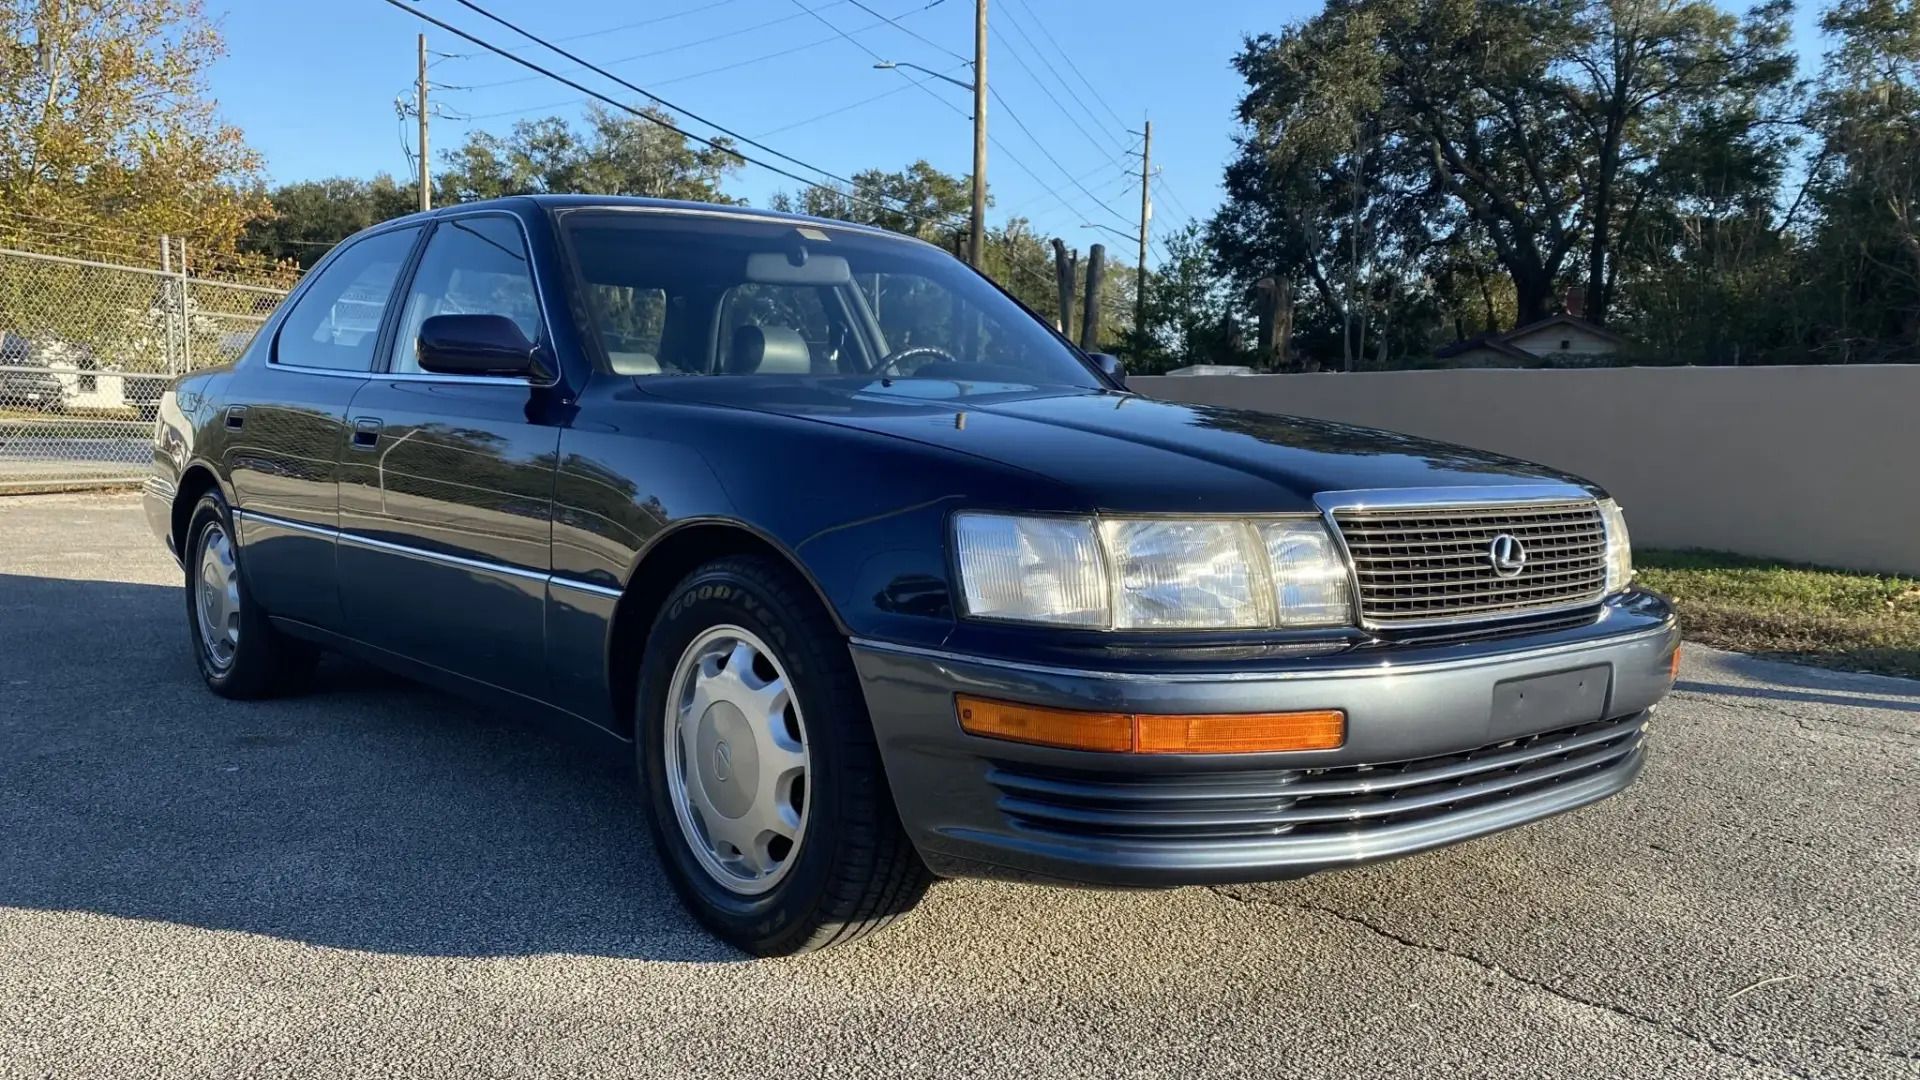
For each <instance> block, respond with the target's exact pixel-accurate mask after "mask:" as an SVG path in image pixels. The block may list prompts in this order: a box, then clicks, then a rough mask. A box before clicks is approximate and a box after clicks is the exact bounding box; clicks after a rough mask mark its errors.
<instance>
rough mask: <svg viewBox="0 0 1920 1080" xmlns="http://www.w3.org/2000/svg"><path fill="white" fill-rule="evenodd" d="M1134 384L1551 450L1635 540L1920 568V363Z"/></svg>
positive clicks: (1539, 454)
mask: <svg viewBox="0 0 1920 1080" xmlns="http://www.w3.org/2000/svg"><path fill="white" fill-rule="evenodd" d="M1133 388H1134V389H1135V390H1137V391H1138V392H1140V393H1143V394H1147V395H1150V396H1155V397H1164V398H1169V399H1174V400H1179V401H1192V402H1203V403H1209V404H1217V405H1233V406H1238V407H1242V408H1250V409H1258V410H1261V411H1266V412H1281V413H1294V414H1298V415H1302V416H1315V417H1323V418H1327V419H1333V420H1344V421H1347V422H1349V423H1356V424H1366V425H1369V426H1372V427H1382V428H1391V429H1394V430H1398V431H1405V432H1411V433H1413V434H1417V435H1425V436H1429V437H1431V438H1436V439H1443V440H1446V441H1448V442H1454V443H1462V444H1465V445H1467V446H1475V447H1481V448H1483V449H1487V450H1496V451H1499V452H1501V453H1505V454H1511V455H1513V456H1515V457H1521V458H1526V459H1528V460H1532V461H1539V462H1544V463H1546V464H1549V465H1553V466H1556V467H1558V468H1562V469H1565V470H1567V471H1569V472H1572V473H1576V474H1578V475H1581V476H1585V477H1587V478H1588V479H1591V480H1593V481H1595V482H1597V483H1599V484H1601V485H1602V486H1604V487H1605V488H1607V490H1608V491H1610V492H1612V493H1613V494H1614V496H1615V497H1616V498H1618V499H1619V500H1620V503H1621V505H1622V506H1623V507H1625V508H1626V511H1627V521H1628V524H1629V526H1630V527H1631V528H1632V530H1633V537H1634V543H1635V544H1636V545H1637V546H1640V547H1668V548H1676V547H1680V548H1684V547H1698V548H1713V549H1717V550H1721V551H1736V552H1741V553H1744V554H1749V555H1759V556H1766V557H1771V558H1780V559H1792V560H1797V561H1801V562H1810V563H1819V564H1822V565H1826V566H1838V567H1846V568H1850V569H1860V570H1879V571H1896V572H1901V573H1906V574H1920V366H1913V367H1900V366H1874V365H1859V366H1848V367H1764V368H1604V369H1597V370H1573V371H1564V370H1518V371H1486V370H1458V371H1396V372H1371V373H1364V374H1352V375H1348V374H1317V375H1255V376H1241V377H1218V378H1213V377H1191V378H1181V377H1160V378H1139V379H1134V380H1133Z"/></svg>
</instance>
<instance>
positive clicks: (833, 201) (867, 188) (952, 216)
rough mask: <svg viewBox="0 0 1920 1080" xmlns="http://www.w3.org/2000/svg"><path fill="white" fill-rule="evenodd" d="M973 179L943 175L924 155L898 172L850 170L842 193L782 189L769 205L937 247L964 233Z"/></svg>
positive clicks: (950, 243)
mask: <svg viewBox="0 0 1920 1080" xmlns="http://www.w3.org/2000/svg"><path fill="white" fill-rule="evenodd" d="M972 183H973V181H972V179H971V178H970V177H966V176H953V175H951V174H948V173H943V172H941V171H940V170H939V169H936V168H934V167H933V166H932V165H930V164H928V163H927V162H926V160H925V159H921V160H919V161H916V162H914V163H913V164H912V165H909V166H907V167H906V168H905V169H903V170H901V171H899V172H883V171H881V170H879V169H862V170H860V171H859V172H857V173H854V174H853V188H852V190H851V191H850V192H842V191H838V190H835V189H833V188H829V187H810V188H806V189H804V190H802V191H800V192H798V193H797V194H788V193H786V192H780V193H778V194H776V195H775V196H774V197H773V200H772V204H771V205H772V207H773V209H775V210H780V211H784V212H787V213H797V214H812V215H813V216H815V217H827V218H836V219H838V220H841V221H852V222H856V223H858V224H861V225H872V226H875V227H876V228H881V229H890V230H892V231H893V232H898V233H906V234H907V235H908V236H917V237H919V238H920V239H922V240H925V241H928V242H929V243H934V244H939V245H940V246H941V247H951V246H952V243H953V238H954V237H956V236H961V235H964V234H965V232H966V230H967V221H968V215H969V214H971V213H972V211H973V195H972V190H973V189H972Z"/></svg>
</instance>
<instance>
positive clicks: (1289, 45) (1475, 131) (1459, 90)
mask: <svg viewBox="0 0 1920 1080" xmlns="http://www.w3.org/2000/svg"><path fill="white" fill-rule="evenodd" d="M1787 14H1788V9H1787V7H1786V6H1785V4H1784V3H1779V2H1769V3H1764V4H1762V5H1761V6H1759V7H1756V8H1754V9H1753V10H1752V11H1751V12H1749V13H1748V15H1747V16H1746V17H1745V18H1744V19H1736V18H1734V17H1732V16H1728V15H1725V14H1723V13H1722V12H1720V11H1719V10H1718V9H1717V8H1716V7H1715V6H1714V5H1713V4H1712V3H1710V2H1708V0H1554V2H1549V3H1540V2H1537V0H1333V2H1331V3H1329V4H1328V5H1327V7H1326V9H1325V10H1324V11H1323V12H1322V13H1321V14H1319V15H1317V16H1315V17H1314V18H1312V19H1310V20H1308V21H1307V22H1305V23H1302V24H1301V25H1299V26H1296V27H1293V28H1290V29H1288V30H1287V31H1285V32H1283V33H1282V34H1279V35H1262V36H1260V37H1255V38H1251V39H1249V40H1248V41H1247V43H1246V46H1245V48H1244V49H1243V51H1242V52H1241V54H1240V56H1239V57H1238V58H1237V60H1236V61H1235V64H1236V67H1237V68H1238V69H1239V70H1240V73H1241V74H1242V76H1243V77H1244V78H1245V79H1246V80H1247V83H1248V92H1247V95H1246V97H1245V98H1244V99H1243V100H1242V103H1241V107H1240V118H1241V121H1242V124H1243V127H1244V131H1243V136H1242V139H1241V145H1240V154H1239V157H1238V158H1237V159H1236V161H1235V163H1234V166H1233V167H1232V168H1230V169H1229V174H1228V175H1229V198H1230V199H1231V200H1232V203H1230V205H1229V207H1228V210H1227V211H1226V212H1225V218H1226V221H1225V224H1226V226H1227V227H1228V232H1229V239H1230V238H1231V233H1232V232H1235V231H1237V232H1238V233H1239V234H1240V235H1241V236H1242V237H1243V238H1244V237H1247V236H1255V237H1258V236H1260V235H1261V234H1262V232H1263V231H1264V233H1265V235H1266V238H1267V241H1268V243H1267V247H1268V248H1269V249H1271V250H1269V252H1268V254H1269V255H1280V256H1285V255H1286V254H1287V253H1288V251H1289V250H1290V251H1291V253H1292V256H1293V258H1294V260H1295V262H1296V263H1297V264H1298V265H1301V266H1302V267H1304V268H1305V270H1306V272H1307V273H1306V276H1309V277H1312V276H1314V274H1315V272H1316V266H1315V265H1314V264H1315V263H1318V264H1320V266H1319V267H1318V268H1317V272H1318V274H1319V275H1320V277H1326V276H1327V275H1326V264H1327V263H1329V262H1332V261H1333V253H1334V252H1336V251H1337V250H1338V248H1339V247H1342V246H1343V247H1345V249H1346V252H1345V254H1344V255H1342V256H1339V258H1340V259H1342V260H1344V262H1345V263H1346V265H1345V267H1344V270H1345V271H1346V273H1347V275H1349V277H1350V279H1351V280H1350V282H1349V285H1348V287H1347V288H1346V289H1345V290H1344V293H1345V296H1344V297H1342V298H1338V299H1339V304H1338V306H1340V307H1341V308H1342V309H1343V310H1344V309H1345V308H1350V307H1351V306H1352V305H1353V304H1354V302H1355V300H1356V298H1358V297H1360V296H1364V295H1368V294H1372V293H1375V292H1378V291H1379V290H1378V289H1377V288H1374V287H1372V286H1369V285H1367V284H1365V282H1366V281H1367V280H1369V279H1372V278H1376V277H1379V278H1382V279H1383V280H1385V281H1386V282H1387V283H1388V284H1390V285H1393V286H1395V288H1397V287H1398V286H1399V285H1400V284H1402V283H1404V278H1405V276H1406V274H1407V273H1408V272H1409V270H1410V268H1411V267H1413V266H1414V265H1416V264H1417V263H1419V262H1420V261H1421V260H1422V259H1424V258H1425V256H1426V255H1427V253H1428V251H1429V250H1430V249H1431V248H1432V247H1434V246H1435V245H1436V244H1440V245H1446V244H1455V245H1457V244H1459V243H1461V242H1472V243H1475V244H1484V245H1485V246H1486V248H1487V249H1489V250H1490V251H1491V253H1492V254H1493V256H1494V257H1495V258H1496V259H1497V260H1498V262H1499V264H1500V266H1501V267H1502V269H1503V271H1504V272H1505V274H1506V275H1507V276H1508V277H1509V278H1510V279H1511V282H1512V290H1513V294H1514V308H1515V318H1516V320H1517V321H1518V322H1522V323H1524V322H1529V321H1532V320H1534V319H1538V318H1541V317H1544V316H1545V315H1547V314H1549V313H1550V312H1551V311H1552V310H1553V306H1554V303H1555V300H1556V298H1557V296H1558V295H1559V292H1560V289H1561V287H1562V285H1563V284H1564V283H1565V282H1566V281H1567V280H1568V279H1569V278H1571V277H1572V276H1573V274H1574V273H1575V271H1576V270H1581V269H1584V271H1585V276H1586V277H1587V279H1588V280H1589V282H1590V286H1589V292H1590V293H1591V294H1592V298H1591V299H1592V301H1593V302H1592V303H1590V305H1589V313H1590V315H1591V316H1592V317H1595V318H1598V319H1601V320H1604V319H1605V317H1606V306H1607V302H1608V295H1609V287H1610V282H1611V281H1612V280H1614V271H1613V269H1612V260H1613V250H1614V245H1615V243H1616V240H1617V238H1618V235H1619V231H1620V228H1621V225H1620V224H1619V222H1618V217H1619V215H1618V214H1617V213H1616V211H1617V210H1618V207H1619V203H1620V199H1621V196H1622V192H1623V191H1624V190H1626V189H1628V188H1630V187H1631V186H1632V183H1633V182H1634V180H1635V178H1636V177H1637V176H1638V175H1639V174H1640V173H1641V172H1643V171H1644V170H1646V169H1647V168H1649V167H1650V165H1651V163H1652V162H1653V161H1655V160H1656V159H1657V158H1658V156H1659V154H1660V152H1661V150H1662V149H1663V147H1664V146H1665V145H1666V143H1667V141H1668V140H1669V139H1670V138H1672V137H1673V136H1674V134H1675V133H1676V132H1680V131H1683V130H1684V129H1685V127H1686V122H1687V120H1688V118H1689V117H1691V116H1694V115H1697V114H1700V113H1702V112H1704V111H1708V110H1713V109H1720V110H1722V111H1726V112H1735V111H1739V110H1740V109H1742V108H1745V109H1749V110H1752V111H1758V109H1759V104H1760V103H1762V102H1766V101H1769V100H1771V98H1772V96H1774V95H1776V92H1777V91H1778V90H1779V89H1780V88H1781V87H1782V86H1783V85H1785V83H1786V82H1787V81H1788V80H1789V79H1790V78H1791V76H1792V70H1793V68H1792V61H1791V58H1790V54H1789V53H1788V52H1787V49H1786V39H1787ZM1236 169H1237V170H1238V171H1239V173H1240V175H1239V177H1238V180H1239V187H1240V189H1241V190H1240V191H1239V192H1236V191H1235V190H1234V188H1235V180H1236V177H1235V170H1236ZM1254 193H1260V194H1262V195H1265V196H1267V197H1271V196H1273V195H1276V194H1282V193H1284V194H1286V195H1288V196H1290V201H1289V203H1288V204H1287V206H1286V207H1285V208H1284V209H1280V210H1266V211H1260V210H1251V211H1250V210H1249V209H1248V208H1246V207H1245V206H1241V205H1234V204H1238V203H1242V202H1244V201H1245V200H1246V199H1248V198H1249V197H1258V196H1256V195H1254ZM1262 214H1266V215H1269V216H1275V215H1277V216H1278V217H1280V218H1282V219H1291V220H1278V221H1276V222H1273V223H1263V222H1261V221H1260V220H1259V219H1260V217H1261V215H1262ZM1236 217H1237V218H1238V219H1239V220H1238V221H1236ZM1249 221H1251V222H1252V224H1254V225H1255V226H1261V227H1259V228H1253V229H1249V228H1247V227H1246V225H1247V224H1248V222H1249ZM1329 223H1339V224H1340V225H1341V226H1342V228H1343V229H1344V230H1345V231H1346V236H1345V243H1344V244H1336V241H1335V238H1334V237H1332V236H1330V235H1329V234H1328V233H1329V230H1328V229H1327V227H1326V226H1327V225H1328V224H1329ZM1274 225H1277V226H1279V227H1278V228H1275V227H1272V226H1274ZM1222 254H1223V258H1228V259H1231V258H1232V257H1233V254H1234V253H1233V251H1232V250H1231V245H1224V246H1223V252H1222ZM1582 264H1584V266H1583V265H1582ZM1253 269H1254V268H1252V267H1244V268H1240V273H1241V274H1243V275H1244V274H1247V273H1251V272H1252V271H1253ZM1286 269H1288V268H1286V267H1273V266H1269V267H1266V268H1263V269H1262V271H1261V272H1262V273H1263V274H1264V273H1273V272H1275V271H1277V270H1278V271H1285V270H1286ZM1593 282H1597V283H1598V286H1599V287H1598V288H1597V289H1596V288H1593V287H1592V285H1591V283H1593ZM1315 285H1316V288H1317V289H1318V290H1319V292H1320V294H1321V300H1322V302H1323V303H1327V304H1329V305H1330V306H1333V305H1334V304H1335V300H1336V297H1335V296H1334V292H1335V290H1334V288H1333V282H1332V280H1331V279H1329V280H1326V281H1320V280H1317V279H1316V281H1315ZM1362 325H1364V323H1363V324H1362Z"/></svg>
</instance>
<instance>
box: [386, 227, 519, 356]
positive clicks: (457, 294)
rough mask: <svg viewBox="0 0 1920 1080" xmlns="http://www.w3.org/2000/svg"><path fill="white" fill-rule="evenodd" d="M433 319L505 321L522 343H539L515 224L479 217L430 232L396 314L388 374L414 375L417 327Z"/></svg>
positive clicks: (416, 352) (418, 330)
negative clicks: (517, 331) (396, 328)
mask: <svg viewBox="0 0 1920 1080" xmlns="http://www.w3.org/2000/svg"><path fill="white" fill-rule="evenodd" d="M435 315H505V316H506V317H507V318H509V319H512V320H513V321H514V323H515V325H517V326H519V327H520V332H521V333H523V334H525V335H526V336H527V340H528V341H539V340H540V301H539V294H538V293H536V292H535V291H534V285H533V272H532V270H531V268H530V267H529V265H528V260H527V245H526V240H525V238H524V237H522V235H521V233H520V226H519V224H518V223H517V222H515V221H514V220H513V219H512V218H510V217H505V216H502V215H499V214H484V215H478V216H474V217H463V218H454V219H452V220H450V221H443V222H441V223H440V225H439V227H438V228H435V229H434V230H433V235H432V236H431V237H430V238H428V240H427V250H426V253H425V254H423V255H421V256H420V269H419V270H417V271H415V272H414V275H413V286H412V288H411V289H409V290H408V292H407V302H406V306H405V307H404V308H403V309H402V316H401V322H400V334H399V336H398V337H396V338H395V339H394V342H393V368H392V370H394V371H403V372H404V371H412V372H417V371H419V370H420V359H419V354H420V325H421V324H422V323H424V322H426V321H427V320H428V319H430V318H432V317H433V316H435Z"/></svg>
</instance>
